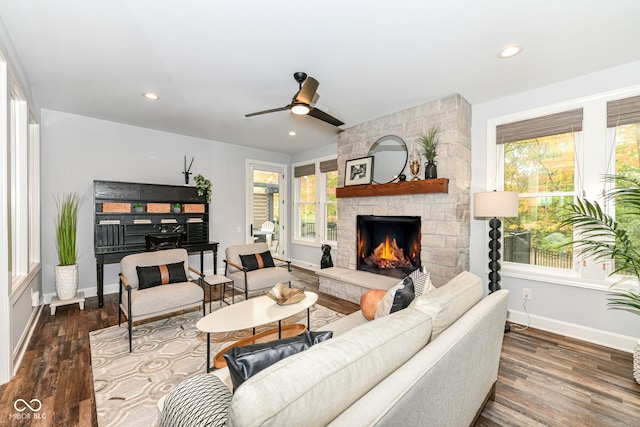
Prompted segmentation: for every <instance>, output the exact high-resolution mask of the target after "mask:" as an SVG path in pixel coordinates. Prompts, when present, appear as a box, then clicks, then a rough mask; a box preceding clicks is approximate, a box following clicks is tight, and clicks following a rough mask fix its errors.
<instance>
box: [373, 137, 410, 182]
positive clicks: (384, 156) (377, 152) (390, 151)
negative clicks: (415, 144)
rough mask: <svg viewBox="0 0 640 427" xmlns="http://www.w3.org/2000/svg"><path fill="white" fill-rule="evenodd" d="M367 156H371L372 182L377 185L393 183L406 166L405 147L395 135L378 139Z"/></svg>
mask: <svg viewBox="0 0 640 427" xmlns="http://www.w3.org/2000/svg"><path fill="white" fill-rule="evenodd" d="M369 155H370V156H373V182H375V183H378V184H386V183H388V182H393V181H395V180H396V179H397V177H398V175H400V174H401V173H402V171H403V170H404V167H405V166H406V165H407V145H406V144H405V143H404V141H403V140H402V139H400V138H399V137H397V136H395V135H387V136H383V137H382V138H380V139H378V140H377V141H376V142H375V143H374V144H373V145H372V146H371V149H369Z"/></svg>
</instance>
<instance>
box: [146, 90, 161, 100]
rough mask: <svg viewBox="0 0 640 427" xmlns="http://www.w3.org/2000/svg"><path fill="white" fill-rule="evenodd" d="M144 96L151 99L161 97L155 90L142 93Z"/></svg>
mask: <svg viewBox="0 0 640 427" xmlns="http://www.w3.org/2000/svg"><path fill="white" fill-rule="evenodd" d="M142 96H144V97H145V98H147V99H150V100H151V101H157V100H158V99H160V97H159V96H158V95H156V94H155V93H153V92H145V93H143V94H142Z"/></svg>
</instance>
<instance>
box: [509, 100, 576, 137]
mask: <svg viewBox="0 0 640 427" xmlns="http://www.w3.org/2000/svg"><path fill="white" fill-rule="evenodd" d="M581 130H582V108H578V109H575V110H571V111H564V112H562V113H556V114H550V115H548V116H543V117H536V118H534V119H528V120H521V121H519V122H513V123H506V124H504V125H500V126H497V127H496V144H507V143H509V142H514V141H523V140H526V139H532V138H541V137H543V136H549V135H558V134H562V133H568V132H580V131H581Z"/></svg>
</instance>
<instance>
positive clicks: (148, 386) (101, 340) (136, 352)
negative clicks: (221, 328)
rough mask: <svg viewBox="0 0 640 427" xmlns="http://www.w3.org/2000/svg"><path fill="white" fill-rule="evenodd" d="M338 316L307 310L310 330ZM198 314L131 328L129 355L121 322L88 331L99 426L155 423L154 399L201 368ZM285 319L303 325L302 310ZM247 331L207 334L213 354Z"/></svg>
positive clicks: (203, 362) (204, 342) (203, 352)
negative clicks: (131, 345) (131, 341)
mask: <svg viewBox="0 0 640 427" xmlns="http://www.w3.org/2000/svg"><path fill="white" fill-rule="evenodd" d="M236 302H237V301H236ZM207 309H208V307H207ZM218 309H219V308H218ZM214 311H215V308H214ZM342 316H343V315H342V314H339V313H336V312H335V311H332V310H329V309H328V308H325V307H323V306H320V305H318V304H316V305H314V306H313V307H312V308H311V330H314V329H317V328H319V327H321V326H323V325H326V324H327V323H330V322H333V321H335V320H337V319H338V318H340V317H342ZM201 318H202V313H201V312H190V313H186V314H182V315H179V316H175V317H171V318H168V319H162V320H157V321H154V322H150V323H146V324H142V325H139V326H134V328H133V353H129V340H128V334H127V327H126V324H124V323H123V325H122V326H120V327H118V326H112V327H110V328H106V329H101V330H99V331H95V332H91V333H90V335H89V339H90V343H91V364H92V368H93V387H94V390H95V396H96V409H97V412H98V423H99V425H100V426H101V427H105V426H124V425H127V426H154V425H157V423H158V412H157V409H156V402H157V401H158V399H160V397H162V396H163V395H165V394H167V393H168V392H169V391H170V390H171V389H172V388H173V387H174V386H176V385H177V384H178V383H180V382H181V381H183V380H184V379H186V378H189V377H191V376H193V375H194V374H200V373H204V372H205V371H206V349H207V335H206V334H204V333H201V332H200V331H198V329H197V328H196V323H197V322H198V320H200V319H201ZM290 323H303V324H305V325H306V323H307V312H306V310H305V311H303V312H301V313H299V314H298V315H296V316H292V317H289V318H287V319H285V320H283V324H290ZM273 327H277V323H272V324H269V325H265V326H263V327H260V328H257V332H260V331H263V330H267V329H271V328H273ZM249 335H251V330H250V329H248V330H243V331H237V332H229V333H226V334H212V335H211V350H212V355H215V354H216V353H217V352H218V351H219V350H221V349H222V348H224V347H225V346H227V345H229V344H230V343H232V342H235V341H237V340H239V339H241V338H245V337H247V336H249Z"/></svg>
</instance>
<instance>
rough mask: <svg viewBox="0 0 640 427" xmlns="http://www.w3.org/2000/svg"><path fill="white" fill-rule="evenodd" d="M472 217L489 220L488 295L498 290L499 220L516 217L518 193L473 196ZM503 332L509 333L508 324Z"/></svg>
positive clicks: (498, 192)
mask: <svg viewBox="0 0 640 427" xmlns="http://www.w3.org/2000/svg"><path fill="white" fill-rule="evenodd" d="M473 216H474V218H476V219H489V293H492V292H495V291H497V290H499V289H500V273H499V271H500V236H501V234H500V227H501V226H502V223H501V221H500V219H499V218H508V217H517V216H518V193H516V192H513V191H488V192H483V193H476V194H474V195H473ZM504 331H505V332H509V331H510V327H509V325H508V324H506V325H505V327H504Z"/></svg>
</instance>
